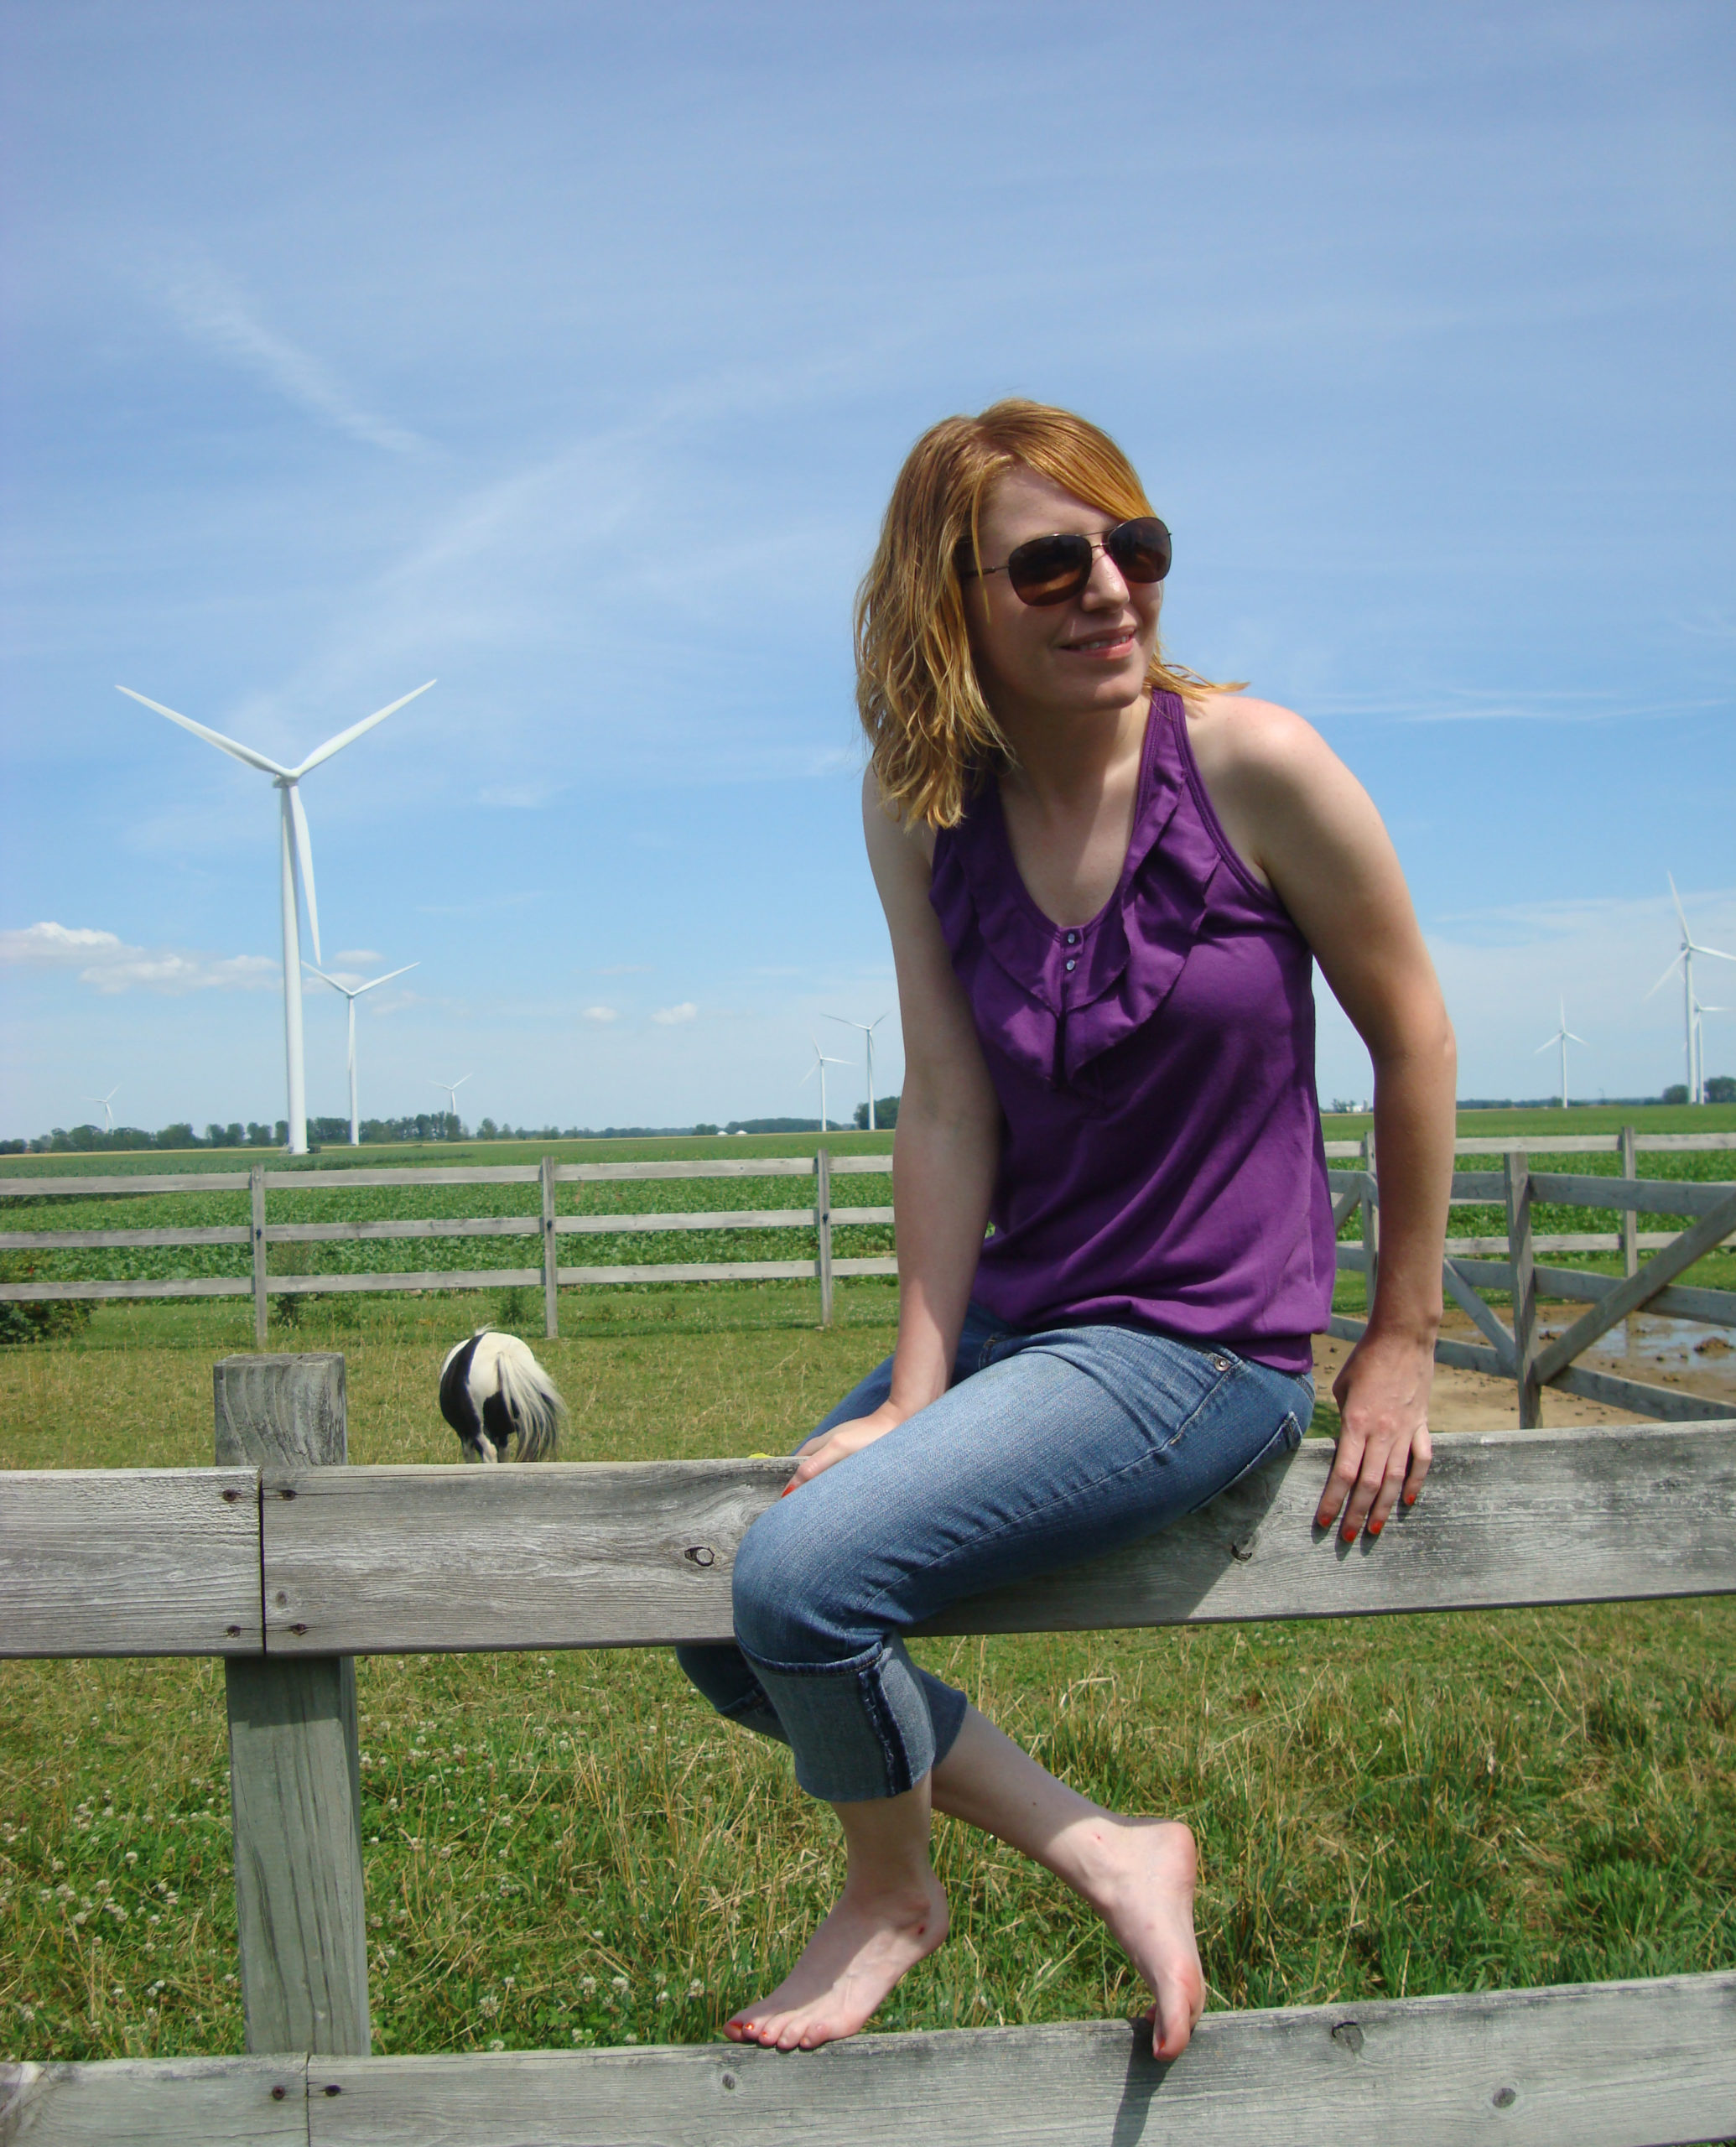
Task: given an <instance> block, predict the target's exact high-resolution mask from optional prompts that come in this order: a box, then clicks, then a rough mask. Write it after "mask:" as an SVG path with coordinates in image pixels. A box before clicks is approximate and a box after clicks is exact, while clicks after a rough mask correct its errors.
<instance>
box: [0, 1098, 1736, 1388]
mask: <svg viewBox="0 0 1736 2147" xmlns="http://www.w3.org/2000/svg"><path fill="white" fill-rule="evenodd" d="M1454 1147H1455V1151H1456V1153H1457V1154H1458V1156H1461V1157H1477V1156H1484V1157H1489V1158H1491V1159H1493V1158H1494V1157H1500V1158H1502V1167H1501V1168H1500V1170H1484V1171H1474V1170H1466V1171H1460V1172H1456V1173H1455V1175H1454V1177H1453V1202H1454V1204H1455V1205H1456V1206H1458V1207H1462V1208H1463V1207H1468V1206H1488V1205H1491V1204H1493V1205H1495V1206H1499V1207H1502V1208H1504V1209H1505V1214H1506V1219H1507V1228H1506V1229H1505V1231H1504V1232H1503V1233H1502V1234H1501V1235H1499V1236H1493V1237H1449V1238H1448V1241H1447V1247H1446V1251H1447V1261H1446V1266H1445V1271H1444V1275H1443V1281H1444V1283H1445V1287H1446V1290H1447V1293H1448V1297H1450V1298H1451V1299H1452V1300H1453V1302H1455V1303H1457V1304H1458V1306H1459V1307H1461V1309H1462V1310H1463V1311H1464V1312H1465V1313H1467V1314H1468V1317H1469V1318H1471V1320H1472V1321H1473V1322H1474V1324H1475V1325H1476V1327H1477V1328H1478V1329H1479V1331H1480V1333H1482V1334H1483V1335H1484V1338H1485V1340H1484V1343H1483V1344H1475V1343H1468V1342H1462V1341H1459V1340H1458V1339H1452V1338H1445V1339H1442V1341H1441V1342H1440V1343H1439V1344H1438V1345H1437V1349H1436V1355H1437V1359H1438V1360H1439V1361H1440V1362H1442V1363H1443V1364H1450V1365H1461V1366H1463V1367H1465V1368H1468V1369H1469V1370H1476V1371H1484V1372H1489V1373H1493V1374H1494V1375H1497V1376H1499V1377H1501V1378H1505V1379H1511V1380H1513V1381H1514V1382H1515V1388H1516V1391H1517V1394H1518V1403H1519V1421H1520V1424H1521V1426H1525V1427H1529V1426H1531V1425H1535V1424H1536V1423H1538V1422H1541V1415H1540V1408H1541V1403H1540V1399H1539V1397H1540V1394H1541V1389H1542V1388H1543V1387H1545V1386H1553V1387H1556V1388H1558V1389H1559V1390H1561V1391H1562V1392H1565V1393H1570V1394H1577V1395H1580V1396H1585V1397H1587V1398H1588V1399H1591V1400H1593V1401H1603V1402H1607V1403H1609V1404H1611V1405H1612V1406H1614V1407H1616V1408H1619V1409H1624V1410H1628V1411H1633V1412H1634V1413H1635V1414H1637V1415H1641V1416H1646V1417H1657V1418H1663V1419H1666V1420H1667V1419H1671V1418H1676V1419H1680V1418H1683V1417H1695V1416H1697V1415H1700V1414H1702V1413H1703V1403H1702V1401H1700V1400H1699V1399H1698V1398H1697V1397H1695V1396H1685V1395H1683V1394H1681V1393H1680V1392H1678V1391H1675V1390H1673V1389H1671V1388H1669V1387H1665V1386H1661V1385H1655V1384H1653V1383H1650V1382H1647V1381H1642V1380H1632V1379H1625V1378H1620V1377H1618V1376H1616V1375H1614V1374H1613V1373H1609V1372H1601V1371H1595V1370H1591V1369H1589V1368H1588V1367H1587V1366H1585V1365H1582V1364H1580V1363H1579V1362H1577V1359H1579V1358H1580V1357H1581V1356H1582V1355H1583V1353H1584V1352H1585V1351H1586V1350H1587V1349H1590V1348H1591V1347H1592V1346H1593V1344H1595V1343H1597V1342H1598V1340H1599V1339H1600V1338H1601V1337H1602V1336H1603V1334H1605V1333H1608V1332H1609V1330H1610V1329H1611V1328H1614V1327H1615V1326H1617V1325H1618V1324H1619V1323H1620V1322H1621V1321H1623V1320H1624V1319H1625V1318H1629V1317H1631V1316H1632V1315H1633V1314H1634V1313H1637V1312H1640V1311H1646V1312H1650V1313H1661V1314H1664V1315H1666V1316H1667V1317H1671V1318H1684V1319H1692V1320H1698V1321H1702V1322H1705V1323H1708V1324H1711V1325H1714V1326H1724V1327H1730V1326H1736V1293H1733V1292H1729V1291H1725V1290H1708V1289H1700V1288H1693V1287H1681V1285H1679V1284H1678V1282H1677V1279H1676V1278H1677V1277H1678V1276H1681V1274H1682V1273H1683V1272H1684V1271H1686V1270H1687V1268H1688V1267H1689V1266H1692V1263H1693V1262H1694V1261H1696V1260H1697V1259H1699V1258H1700V1257H1701V1256H1702V1255H1703V1254H1704V1253H1706V1252H1707V1251H1709V1250H1713V1248H1714V1247H1715V1246H1717V1245H1719V1244H1721V1243H1722V1242H1723V1241H1724V1240H1726V1239H1728V1238H1729V1237H1731V1236H1733V1235H1736V1186H1733V1185H1731V1184H1729V1183H1707V1182H1706V1181H1704V1180H1692V1179H1680V1178H1641V1177H1638V1176H1637V1174H1636V1172H1637V1159H1638V1157H1639V1156H1640V1155H1641V1154H1646V1153H1650V1154H1680V1153H1682V1152H1685V1151H1689V1152H1706V1151H1719V1150H1723V1151H1729V1150H1736V1134H1730V1133H1690V1134H1680V1133H1666V1134H1640V1135H1637V1136H1636V1135H1635V1132H1634V1131H1633V1129H1632V1128H1631V1127H1629V1128H1624V1130H1623V1131H1621V1132H1620V1133H1619V1134H1570V1135H1563V1136H1560V1137H1552V1138H1551V1139H1550V1140H1549V1141H1548V1143H1547V1147H1546V1153H1547V1154H1548V1155H1549V1156H1550V1157H1563V1156H1571V1155H1575V1154H1580V1155H1585V1154H1605V1155H1607V1154H1609V1153H1610V1152H1611V1151H1615V1152H1616V1153H1617V1154H1618V1155H1619V1158H1620V1167H1621V1175H1620V1176H1619V1177H1599V1176H1595V1175H1592V1174H1588V1173H1587V1174H1575V1173H1569V1172H1559V1171H1537V1170H1534V1169H1532V1168H1531V1166H1530V1163H1529V1160H1528V1158H1527V1156H1526V1153H1525V1141H1524V1140H1523V1139H1521V1138H1519V1137H1517V1136H1505V1137H1501V1138H1494V1137H1491V1136H1474V1137H1471V1138H1467V1139H1463V1140H1460V1141H1456V1142H1455V1143H1454ZM1326 1151H1327V1155H1328V1159H1329V1160H1330V1161H1333V1162H1344V1161H1347V1160H1349V1159H1351V1158H1354V1159H1355V1161H1356V1162H1357V1163H1358V1165H1359V1168H1357V1169H1355V1170H1351V1171H1344V1170H1339V1171H1335V1172H1333V1191H1334V1193H1335V1195H1336V1196H1337V1198H1336V1205H1335V1214H1336V1217H1337V1220H1338V1224H1339V1225H1340V1226H1341V1227H1342V1225H1343V1224H1344V1223H1345V1222H1346V1221H1347V1220H1349V1218H1350V1217H1351V1216H1352V1215H1353V1214H1356V1215H1359V1217H1360V1224H1361V1241H1360V1243H1341V1244H1340V1245H1339V1246H1338V1266H1339V1268H1340V1270H1341V1271H1344V1270H1349V1271H1356V1272H1361V1273H1364V1274H1366V1275H1368V1276H1370V1278H1372V1276H1374V1274H1375V1271H1376V1270H1377V1268H1378V1265H1379V1261H1380V1244H1379V1240H1380V1186H1379V1176H1378V1171H1377V1168H1376V1163H1375V1154H1374V1145H1373V1141H1372V1139H1371V1138H1364V1140H1362V1141H1328V1143H1327V1144H1326ZM890 1167H891V1158H890V1157H886V1156H861V1155H855V1156H834V1155H832V1154H831V1153H830V1152H829V1151H828V1150H827V1149H825V1148H821V1149H820V1150H819V1151H818V1153H817V1154H815V1155H813V1156H792V1157H754V1158H747V1159H744V1160H742V1161H741V1162H733V1161H731V1162H650V1163H564V1162H559V1160H558V1159H557V1158H556V1157H553V1156H545V1157H543V1160H542V1162H541V1163H540V1164H536V1163H507V1164H496V1165H484V1166H480V1167H469V1168H451V1169H443V1168H440V1167H417V1168H413V1169H394V1170H370V1169H366V1168H363V1169H355V1170H350V1169H341V1168H339V1169H331V1168H317V1167H316V1168H314V1169H309V1170H273V1169H271V1168H269V1167H268V1166H266V1165H264V1164H261V1163H256V1164H255V1165H253V1167H252V1169H251V1170H248V1171H232V1172H184V1173H179V1174H176V1175H174V1176H169V1177H152V1176H140V1177H123V1176H119V1175H117V1176H113V1177H38V1178H32V1177H23V1176H18V1177H0V1199H3V1198H8V1197H10V1198H55V1197H65V1198H77V1197H78V1196H80V1195H81V1194H82V1195H96V1194H112V1193H123V1194H129V1195H131V1194H138V1195H144V1194H150V1193H190V1192H194V1193H231V1192H233V1193H238V1192H242V1191H246V1192H247V1193H249V1194H250V1195H251V1204H252V1215H251V1219H250V1221H249V1222H248V1223H247V1224H229V1225H218V1226H214V1227H209V1228H203V1229H159V1230H153V1229H144V1230H138V1229H129V1230H8V1231H4V1232H0V1251H18V1250H36V1251H49V1250H58V1249H74V1248H76V1249H86V1248H104V1247H106V1248H110V1249H119V1248H125V1247H127V1246H139V1245H148V1246H174V1245H248V1246H251V1249H252V1275H251V1276H250V1277H246V1278H243V1277H240V1276H236V1277H220V1276H203V1277H196V1278H195V1277H183V1278H179V1279H177V1278H174V1277H163V1278H153V1279H150V1280H145V1281H81V1282H39V1281H23V1282H10V1283H0V1298H7V1297H10V1298H13V1299H20V1300H29V1299H36V1300H43V1299H55V1298H60V1299H65V1298H78V1297H83V1298H105V1297H252V1303H253V1331H254V1339H255V1341H256V1343H257V1344H258V1346H259V1347H260V1348H263V1347H264V1345H265V1339H266V1325H267V1317H268V1305H269V1300H270V1298H271V1297H274V1296H289V1295H303V1296H308V1295H314V1294H316V1293H317V1294H320V1295H328V1294H332V1293H335V1292H351V1291H367V1292H377V1291H396V1290H458V1291H463V1290H489V1289H495V1290H497V1289H502V1288H510V1287H514V1286H520V1287H541V1289H542V1292H543V1330H544V1333H546V1334H548V1335H554V1334H556V1333H559V1318H560V1301H559V1292H561V1290H563V1289H569V1288H574V1287H591V1288H595V1287H611V1286H614V1285H619V1284H622V1283H633V1282H639V1283H645V1282H651V1283H665V1284H668V1283H686V1282H748V1281H771V1280H784V1281H789V1280H798V1281H817V1282H818V1283H819V1293H820V1317H821V1319H822V1320H823V1321H824V1322H828V1323H829V1321H830V1320H831V1318H832V1316H833V1312H834V1284H835V1282H836V1281H837V1279H838V1278H839V1276H862V1275H878V1276H892V1275H896V1274H897V1271H898V1263H897V1258H896V1257H894V1256H891V1255H880V1256H876V1257H870V1258H860V1259H848V1258H846V1259H840V1258H838V1257H835V1256H834V1250H833V1233H834V1230H837V1229H845V1228H847V1227H849V1226H850V1225H851V1224H891V1221H892V1219H893V1211H892V1209H891V1208H890V1207H876V1208H860V1207H857V1208H850V1207H834V1205H833V1204H832V1181H833V1179H834V1177H844V1176H850V1175H855V1176H884V1175H885V1174H886V1172H887V1171H888V1170H889V1169H890ZM750 1178H810V1179H812V1180H813V1187H814V1198H813V1205H812V1207H811V1208H809V1207H807V1206H805V1205H804V1207H803V1208H799V1209H791V1208H762V1209H708V1210H703V1211H698V1212H696V1211H694V1210H691V1209H686V1210H681V1211H678V1212H676V1213H673V1214H595V1215H585V1214H566V1215H563V1214H559V1213H558V1212H557V1204H556V1193H557V1188H559V1187H560V1186H563V1185H607V1184H621V1183H645V1182H649V1181H656V1180H675V1179H710V1180H730V1179H744V1180H745V1179H750ZM434 1185H524V1186H527V1187H528V1186H532V1185H534V1186H536V1187H537V1188H538V1190H539V1193H540V1200H539V1205H538V1212H537V1213H536V1214H522V1215H477V1216H461V1217H460V1216H454V1217H438V1218H427V1217H423V1218H416V1219H403V1220H389V1219H387V1220H373V1221H367V1222H333V1223H283V1222H278V1223H273V1222H271V1221H269V1220H268V1216H267V1205H266V1203H267V1198H268V1195H269V1194H271V1193H309V1192H330V1193H340V1192H343V1191H345V1190H346V1189H350V1188H372V1187H379V1186H402V1187H412V1186H413V1187H426V1186H434ZM1538 1203H1557V1204H1563V1205H1568V1206H1573V1207H1587V1208H1607V1209H1613V1210H1614V1211H1615V1213H1616V1214H1617V1215H1618V1216H1619V1224H1618V1227H1617V1228H1616V1229H1614V1230H1609V1231H1602V1232H1599V1231H1577V1232H1568V1233H1557V1234H1555V1235H1548V1234H1540V1233H1537V1232H1535V1231H1534V1230H1533V1229H1532V1228H1531V1211H1532V1209H1533V1208H1534V1207H1535V1206H1536V1204H1538ZM1641 1214H1666V1215H1672V1216H1680V1215H1688V1216H1692V1218H1693V1219H1694V1220H1693V1222H1692V1225H1691V1227H1690V1228H1688V1229H1686V1230H1683V1231H1681V1232H1675V1231H1669V1230H1658V1231H1646V1230H1641V1229H1639V1228H1638V1227H1637V1221H1636V1219H1637V1217H1638V1216H1640V1215H1641ZM756 1229H761V1230H764V1229H782V1230H787V1229H809V1230H812V1231H813V1234H814V1238H815V1250H814V1254H813V1257H812V1258H811V1259H802V1260H727V1261H655V1262H652V1263H648V1264H645V1265H627V1264H624V1265H618V1266H617V1265H611V1266H573V1265H570V1264H568V1265H563V1264H562V1262H561V1259H560V1250H561V1245H560V1241H561V1240H562V1239H564V1238H573V1237H602V1236H617V1237H618V1236H623V1235H629V1236H630V1235H643V1234H646V1233H649V1232H655V1233H658V1234H663V1233H670V1234H673V1233H676V1232H681V1231H706V1230H713V1231H715V1230H756ZM434 1238H535V1239H536V1240H538V1264H537V1265H536V1266H533V1267H484V1268H472V1269H457V1270H451V1269H442V1268H430V1269H426V1270H422V1271H412V1272H407V1273H375V1274H361V1275H358V1274H324V1275H274V1274H273V1273H271V1271H270V1267H269V1251H270V1248H271V1247H272V1246H273V1245H339V1244H356V1243H358V1242H366V1241H369V1240H403V1239H424V1240H427V1239H434ZM1598 1251H1602V1252H1619V1253H1620V1254H1621V1255H1622V1257H1623V1266H1624V1275H1623V1276H1620V1277H1615V1276H1605V1275H1598V1274H1593V1273H1590V1272H1588V1271H1586V1270H1584V1269H1581V1268H1572V1267H1560V1266H1540V1265H1539V1264H1538V1261H1537V1255H1539V1254H1540V1253H1548V1252H1598ZM1642 1252H1650V1253H1651V1254H1652V1255H1653V1257H1652V1258H1651V1259H1650V1260H1649V1261H1646V1263H1645V1266H1643V1267H1642V1266H1640V1254H1641V1253H1642ZM1489 1289H1494V1290H1495V1291H1497V1292H1506V1293H1509V1294H1510V1296H1511V1298H1512V1302H1513V1304H1514V1306H1515V1307H1516V1309H1515V1314H1514V1323H1513V1325H1512V1326H1511V1327H1509V1326H1508V1325H1506V1324H1505V1323H1504V1322H1503V1321H1502V1320H1501V1319H1500V1317H1499V1316H1498V1314H1497V1313H1495V1312H1494V1310H1492V1309H1491V1307H1489V1304H1488V1303H1487V1302H1486V1301H1485V1299H1484V1297H1483V1296H1482V1295H1481V1294H1480V1292H1481V1291H1483V1290H1489ZM1545 1298H1555V1299H1561V1300H1566V1301H1568V1302H1583V1303H1586V1304H1588V1305H1589V1306H1590V1307H1591V1309H1590V1310H1589V1311H1588V1312H1587V1313H1584V1314H1583V1316H1582V1317H1581V1318H1579V1319H1578V1320H1577V1321H1576V1322H1575V1323H1574V1324H1573V1325H1572V1327H1571V1328H1569V1329H1568V1330H1567V1333H1564V1334H1562V1335H1560V1336H1558V1337H1556V1338H1555V1339H1546V1338H1544V1337H1543V1336H1542V1335H1541V1333H1540V1332H1539V1328H1538V1320H1537V1308H1538V1304H1539V1301H1540V1300H1541V1299H1545ZM1362 1325H1363V1323H1361V1322H1360V1321H1359V1320H1356V1319H1353V1318H1349V1317H1348V1316H1346V1315H1343V1314H1335V1315H1334V1316H1333V1320H1332V1332H1333V1333H1334V1334H1337V1335H1339V1336H1341V1337H1344V1338H1346V1339H1353V1340H1354V1339H1355V1337H1356V1336H1358V1335H1359V1334H1360V1333H1361V1332H1362Z"/></svg>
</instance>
